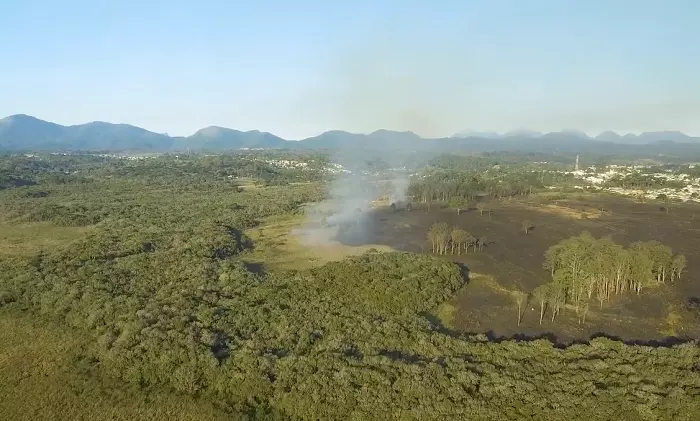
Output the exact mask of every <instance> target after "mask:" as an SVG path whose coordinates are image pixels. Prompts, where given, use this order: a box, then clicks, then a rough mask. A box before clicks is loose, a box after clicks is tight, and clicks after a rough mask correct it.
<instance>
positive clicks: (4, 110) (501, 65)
mask: <svg viewBox="0 0 700 421" xmlns="http://www.w3.org/2000/svg"><path fill="white" fill-rule="evenodd" d="M699 21H700V1H697V0H685V1H684V0H666V1H662V0H659V1H645V0H587V1H578V0H551V1H545V0H540V1H537V0H512V1H504V0H491V1H487V0H484V1H476V0H472V1H469V0H463V1H456V0H455V1H453V2H447V1H421V2H419V1H410V0H404V1H398V0H396V1H393V0H388V1H379V0H377V1H370V0H366V1H365V0H354V1H342V2H341V1H337V2H333V1H328V0H325V1H321V0H319V1H310V0H297V1H282V0H278V1H272V0H258V1H253V0H251V1H235V0H232V1H197V2H195V1H191V2H183V1H176V0H171V1H159V0H152V1H132V0H122V1H117V0H114V1H108V0H105V1H70V0H66V1H58V0H55V1H33V0H0V47H2V50H1V53H0V54H2V57H3V60H2V65H1V66H0V117H1V116H4V115H10V114H17V113H24V114H31V115H34V116H37V117H39V118H42V119H45V120H50V121H55V122H58V123H61V124H77V123H83V122H88V121H93V120H104V121H110V122H123V123H129V124H134V125H138V126H141V127H145V128H147V129H149V130H153V131H157V132H168V133H170V134H172V135H189V134H191V133H192V132H194V131H195V130H197V129H199V128H201V127H205V126H209V125H219V126H226V127H231V128H237V129H244V130H250V129H260V130H265V131H271V132H273V133H275V134H278V135H281V136H284V137H287V138H301V137H305V136H309V135H315V134H317V133H319V132H321V131H323V130H327V129H345V130H350V131H358V132H365V131H371V130H375V129H378V128H388V129H396V130H413V131H415V132H417V133H419V134H423V135H427V136H435V135H450V134H452V133H453V132H455V131H458V130H461V129H466V128H470V129H475V130H497V131H504V130H509V129H514V128H524V127H527V128H532V129H538V130H558V129H562V128H567V129H568V128H576V129H581V130H584V131H587V132H589V133H593V134H595V133H596V132H599V131H602V130H606V129H612V130H618V131H622V132H626V131H634V132H638V131H644V130H664V129H678V130H683V131H686V132H689V133H693V134H697V135H700V24H698V22H699Z"/></svg>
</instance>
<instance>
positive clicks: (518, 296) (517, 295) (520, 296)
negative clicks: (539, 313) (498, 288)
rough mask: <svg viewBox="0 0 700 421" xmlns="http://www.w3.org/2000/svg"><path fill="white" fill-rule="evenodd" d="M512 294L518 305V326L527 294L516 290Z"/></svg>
mask: <svg viewBox="0 0 700 421" xmlns="http://www.w3.org/2000/svg"><path fill="white" fill-rule="evenodd" d="M512 294H513V298H514V299H515V302H516V304H517V305H518V326H520V322H521V321H522V319H523V307H524V306H525V305H526V304H527V299H528V294H527V293H526V292H523V291H521V290H520V289H516V290H515V291H513V292H512Z"/></svg>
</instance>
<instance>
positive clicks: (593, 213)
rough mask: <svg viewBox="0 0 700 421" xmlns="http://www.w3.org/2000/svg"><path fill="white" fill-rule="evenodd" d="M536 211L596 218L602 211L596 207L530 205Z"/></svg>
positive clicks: (578, 217) (564, 215)
mask: <svg viewBox="0 0 700 421" xmlns="http://www.w3.org/2000/svg"><path fill="white" fill-rule="evenodd" d="M532 209H535V210H536V211H538V212H544V213H548V214H552V215H557V216H563V217H565V218H572V219H597V218H599V217H600V215H601V214H602V212H600V211H599V210H597V209H583V210H581V209H574V208H570V207H566V206H560V205H551V204H550V205H542V206H532Z"/></svg>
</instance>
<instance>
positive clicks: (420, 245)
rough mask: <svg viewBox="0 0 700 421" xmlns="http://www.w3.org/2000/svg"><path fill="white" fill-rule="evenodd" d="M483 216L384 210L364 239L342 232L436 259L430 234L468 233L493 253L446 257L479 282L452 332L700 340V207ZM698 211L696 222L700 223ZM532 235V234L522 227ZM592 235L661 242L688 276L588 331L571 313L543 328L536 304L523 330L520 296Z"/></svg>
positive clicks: (541, 208) (632, 300)
mask: <svg viewBox="0 0 700 421" xmlns="http://www.w3.org/2000/svg"><path fill="white" fill-rule="evenodd" d="M483 205H484V206H483V209H469V210H467V211H461V212H460V214H459V215H458V213H457V211H456V210H455V209H450V208H448V207H447V206H445V205H437V204H433V205H432V206H431V207H430V209H428V207H427V206H425V205H420V206H414V209H413V210H411V211H407V210H406V209H402V208H399V209H397V210H393V209H389V208H382V209H376V210H374V211H372V212H368V213H367V215H365V218H366V225H367V226H366V227H365V229H363V230H362V233H361V235H360V234H358V233H357V231H355V230H354V229H353V227H351V226H349V227H346V228H345V229H343V230H340V231H339V233H338V240H339V241H341V242H343V243H345V244H348V245H359V244H363V243H364V244H384V245H387V246H391V247H393V248H395V249H397V250H403V251H411V252H418V253H431V245H430V242H429V241H428V238H427V233H428V231H429V230H430V228H431V226H432V225H433V224H434V223H446V224H448V225H449V226H450V227H458V228H461V229H463V230H465V231H467V232H468V233H470V234H471V235H473V236H474V237H476V238H481V239H483V240H485V241H484V243H485V245H484V247H483V249H482V250H480V251H473V249H469V251H468V253H463V254H461V255H456V254H454V255H453V254H447V255H445V256H443V258H445V259H451V260H454V261H457V262H460V263H463V264H465V265H466V266H467V267H468V268H469V270H470V271H471V272H472V273H474V274H479V275H477V276H472V279H471V282H469V283H468V285H467V286H466V287H465V288H464V289H463V290H462V291H460V292H459V293H458V294H457V296H455V297H454V298H453V299H452V300H451V301H450V302H448V303H445V305H444V308H442V309H440V311H439V312H440V313H442V314H443V316H444V315H445V314H447V316H446V317H447V318H448V319H449V320H450V321H449V323H446V324H448V325H450V326H449V327H450V328H453V329H454V330H457V331H465V332H483V333H489V334H490V335H492V336H494V337H514V336H516V337H517V336H522V337H538V336H548V337H550V338H551V339H556V340H557V341H563V342H568V341H572V340H581V339H588V338H590V337H591V336H595V335H598V334H605V335H607V336H614V337H619V338H622V339H625V340H639V341H644V340H663V339H664V338H668V337H695V338H697V337H700V329H698V314H699V312H698V305H697V303H698V302H699V301H700V300H699V299H698V297H700V282H698V281H697V276H698V274H700V235H699V234H700V207H698V206H697V205H692V204H677V205H673V206H672V207H671V208H670V209H669V210H668V212H667V210H666V209H663V208H661V207H660V206H659V204H656V203H637V202H635V201H632V200H629V199H625V198H618V197H611V196H605V195H591V196H580V197H577V198H572V199H569V200H558V201H550V200H538V199H534V200H530V201H502V202H495V201H494V202H484V203H483ZM482 211H483V212H482ZM696 212H697V215H696ZM524 221H528V222H529V224H528V225H531V230H529V232H528V233H527V234H526V233H525V230H524V229H523V222H524ZM583 231H588V232H590V233H591V234H593V235H594V236H595V237H609V238H610V239H611V240H613V241H614V242H616V243H618V244H621V245H629V244H630V243H632V242H635V241H649V240H658V241H660V242H662V243H663V244H666V245H668V246H670V247H671V248H672V249H673V252H674V253H682V254H684V255H685V256H686V257H687V260H688V266H687V270H686V271H685V275H684V276H683V278H682V279H681V280H680V281H677V282H675V283H674V284H673V285H669V284H667V285H661V286H659V287H655V288H650V289H647V290H645V291H643V292H642V293H641V294H640V295H636V294H631V295H625V296H619V297H616V298H615V299H613V300H611V301H610V302H608V303H607V304H606V305H605V306H603V307H602V308H599V307H598V305H593V304H592V305H591V310H590V315H589V316H588V319H587V321H586V322H585V323H579V322H578V320H577V318H576V316H574V315H573V311H572V310H570V309H566V308H565V309H564V311H563V312H562V313H561V316H560V317H558V318H557V320H556V321H555V322H549V321H545V322H544V323H543V324H539V310H538V308H537V307H538V306H537V305H536V304H535V303H534V302H533V300H530V302H528V304H527V305H525V306H524V307H525V308H524V314H523V318H522V323H521V324H520V326H518V325H517V318H516V316H517V305H516V302H515V300H514V299H513V295H512V292H513V291H514V290H516V289H520V290H522V291H525V292H531V291H532V290H533V289H534V288H536V287H537V286H538V285H541V284H543V283H545V282H549V281H550V280H551V274H550V273H549V271H547V270H546V269H544V268H543V262H544V254H545V251H546V250H547V249H548V248H549V247H551V246H553V245H555V244H556V243H558V242H559V241H561V240H563V239H566V238H569V237H571V236H576V235H579V234H581V233H582V232H583Z"/></svg>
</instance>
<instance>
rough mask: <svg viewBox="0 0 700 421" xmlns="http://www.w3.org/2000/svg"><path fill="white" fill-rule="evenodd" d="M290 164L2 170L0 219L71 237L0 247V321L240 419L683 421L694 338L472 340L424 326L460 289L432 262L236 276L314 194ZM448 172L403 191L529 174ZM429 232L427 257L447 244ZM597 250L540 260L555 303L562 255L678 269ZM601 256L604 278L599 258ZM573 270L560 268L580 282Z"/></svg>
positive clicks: (437, 190)
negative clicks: (71, 338)
mask: <svg viewBox="0 0 700 421" xmlns="http://www.w3.org/2000/svg"><path fill="white" fill-rule="evenodd" d="M294 159H299V160H305V162H308V163H309V164H308V166H309V167H310V168H309V169H301V168H293V169H284V168H279V166H275V165H273V164H269V163H267V161H266V159H262V158H260V157H259V156H258V155H255V154H254V153H251V154H249V155H225V156H213V157H206V156H187V157H182V156H181V157H175V156H163V157H155V158H148V159H142V160H120V159H116V158H110V157H79V156H69V157H63V156H47V157H41V158H40V159H37V158H28V157H8V158H2V159H1V160H0V173H1V174H3V177H5V178H3V179H4V180H10V179H12V180H15V179H21V180H25V181H26V183H14V182H11V183H7V182H6V183H5V184H4V185H3V186H4V189H3V190H2V191H0V212H2V223H3V224H5V225H3V226H7V227H9V226H19V225H21V224H25V225H26V224H37V223H40V224H49V225H45V226H51V227H70V228H71V229H76V230H77V229H80V231H76V232H79V235H76V237H75V238H74V239H73V240H72V241H70V242H66V243H62V244H57V245H55V246H52V247H43V248H40V247H37V249H36V250H29V251H26V252H18V251H17V250H16V249H14V248H12V247H9V246H5V245H3V247H2V248H0V317H5V316H6V315H8V314H12V313H13V312H16V313H23V314H28V315H30V316H32V317H44V318H46V319H48V320H53V321H54V322H57V323H64V324H66V325H67V326H69V327H70V328H71V329H73V330H74V331H75V332H80V334H81V335H88V336H89V337H90V338H92V339H93V340H94V341H95V343H96V344H97V346H98V352H97V354H96V356H95V360H94V361H93V362H92V363H93V364H94V365H95V367H99V369H100V370H102V371H104V372H105V373H106V374H107V375H109V376H111V377H114V378H118V379H122V380H124V381H127V382H129V383H132V384H134V385H136V386H137V387H142V388H144V389H146V388H148V387H150V386H152V385H159V386H163V387H167V388H170V389H172V390H173V391H175V392H177V393H184V394H187V395H192V396H196V397H198V398H202V399H206V400H208V401H211V402H215V403H216V404H217V405H219V406H220V407H222V408H226V409H227V410H228V411H230V412H231V414H236V415H238V416H241V417H243V418H242V419H245V418H246V417H247V418H248V419H258V420H263V419H267V420H368V421H369V420H372V421H374V420H388V419H401V420H448V419H470V420H502V419H538V420H545V419H552V420H554V419H562V418H568V419H586V420H609V419H620V420H638V419H645V420H655V419H687V420H691V419H696V418H697V417H698V416H700V366H698V361H700V349H699V348H698V346H697V344H696V343H693V342H689V343H683V344H679V345H675V346H672V347H651V346H640V345H625V344H624V343H621V342H618V341H614V340H610V339H605V338H598V339H594V340H592V341H591V343H590V344H577V345H571V346H568V347H559V346H555V345H553V344H552V343H550V342H549V341H546V340H533V341H516V340H506V341H501V342H490V341H489V340H487V338H486V336H485V335H457V334H454V333H452V332H449V331H448V330H446V329H445V328H444V327H443V326H440V325H438V324H436V323H435V322H433V321H431V320H432V318H430V317H427V314H428V313H429V312H430V311H432V310H433V309H434V308H435V307H436V306H438V305H439V304H440V303H442V302H444V301H445V300H446V299H448V298H449V297H450V296H451V295H452V294H454V293H455V292H456V291H457V290H458V289H459V288H460V287H461V286H462V285H464V283H465V282H468V276H467V273H466V271H465V270H464V269H463V268H462V267H461V266H459V265H456V264H454V263H452V262H449V261H447V260H443V259H440V258H436V257H433V256H428V255H419V254H411V253H400V252H393V253H379V252H374V251H370V252H368V253H365V254H363V255H361V256H356V257H349V258H346V259H345V260H342V261H337V262H331V263H327V264H325V265H322V266H318V267H314V268H311V269H304V270H287V271H264V270H262V271H261V270H257V269H255V268H251V267H249V265H248V264H246V263H245V259H243V257H245V256H246V254H247V253H249V252H250V250H252V249H254V248H255V247H256V244H255V243H254V242H253V241H252V240H251V239H250V238H249V237H248V236H246V234H245V231H246V230H247V229H249V228H253V227H255V226H256V225H258V224H259V223H260V222H261V221H262V220H263V219H264V218H266V217H269V216H273V215H282V214H293V213H302V212H303V209H304V208H303V205H304V204H305V203H308V202H315V201H319V200H322V199H323V198H324V197H325V194H326V191H325V188H324V186H323V184H322V180H325V179H326V178H327V176H328V174H327V173H326V171H324V169H323V168H324V167H323V166H322V165H319V166H314V164H312V163H311V162H322V161H321V160H320V158H316V157H313V156H304V157H296V158H294ZM465 177H466V178H464V179H461V178H460V179H454V178H444V182H443V183H442V184H436V185H435V187H429V188H428V187H420V185H418V187H416V185H414V186H413V187H412V188H413V189H414V190H413V193H414V194H415V195H418V196H421V195H422V196H423V197H425V198H426V200H432V199H438V198H439V199H443V198H444V199H447V198H449V197H451V196H452V195H464V196H467V197H469V196H473V194H474V193H472V192H482V191H483V192H486V193H487V194H491V195H495V196H502V195H510V194H526V193H527V192H528V191H529V190H530V189H531V188H537V187H538V186H539V184H537V179H536V178H533V179H523V178H521V177H520V176H514V178H512V179H510V178H508V176H507V175H505V176H504V177H503V178H502V180H504V181H503V182H502V183H499V184H503V185H506V186H508V187H507V188H502V187H499V188H498V189H495V188H494V187H493V186H494V185H495V184H493V183H490V182H489V181H488V179H487V180H484V179H479V178H478V177H477V178H476V179H475V178H474V175H473V174H469V175H466V176H465ZM488 177H489V179H490V177H491V176H490V175H489V176H488ZM242 178H254V179H256V180H258V181H259V182H258V183H253V184H244V183H242V181H241V179H242ZM540 182H541V179H540ZM464 183H467V187H466V188H465V189H464V190H460V189H461V187H460V186H462V185H463V184H464ZM470 183H471V184H470ZM282 184H284V186H281V185H282ZM443 228H445V229H444V230H443ZM443 231H445V232H443ZM437 232H439V234H440V235H441V236H448V235H449V239H451V240H452V241H456V244H457V247H456V250H455V253H460V252H461V251H463V250H464V246H465V245H466V247H467V248H468V247H469V245H472V247H476V249H478V247H479V246H478V241H475V240H471V239H470V237H473V236H471V235H469V234H468V233H463V232H455V231H449V230H448V229H447V228H446V227H440V228H439V229H438V230H437ZM39 235H40V236H41V235H48V234H39ZM465 237H467V238H466V239H465ZM445 238H447V237H445ZM440 239H441V240H440V241H438V243H439V244H438V249H439V250H440V251H441V252H445V251H446V247H447V246H446V245H447V244H449V242H448V241H446V240H445V239H443V237H440ZM602 241H603V240H595V239H592V238H589V237H587V236H582V237H580V238H579V239H574V240H571V241H570V242H569V243H566V244H564V245H560V246H558V247H557V248H554V249H553V251H551V252H550V253H548V255H547V262H548V265H549V266H548V267H551V269H552V273H553V274H554V277H555V280H557V282H561V284H562V285H567V287H566V289H565V291H566V294H568V295H567V297H573V298H575V297H576V296H577V294H578V293H579V289H578V287H577V286H576V285H574V284H567V283H566V282H568V281H567V280H568V279H569V278H570V277H569V273H570V272H568V271H567V269H566V267H567V264H568V263H569V262H571V259H570V258H569V257H567V256H570V255H571V252H570V251H571V249H572V247H573V245H571V244H574V243H575V244H577V247H578V245H579V243H581V244H583V245H588V244H590V245H591V247H593V246H595V247H596V250H598V249H599V248H600V250H602V248H605V247H607V248H606V249H605V251H600V252H597V254H595V256H599V255H601V256H603V257H605V256H608V255H609V253H608V248H610V249H613V248H614V250H615V251H616V252H617V253H618V254H616V255H614V256H626V257H625V259H626V260H625V262H629V264H627V266H625V267H626V268H627V269H626V270H628V271H629V270H636V271H642V270H645V271H647V272H644V273H645V275H646V277H645V278H644V284H643V285H641V286H638V285H637V284H636V283H635V282H633V278H632V277H629V276H628V277H627V278H624V279H623V282H621V283H620V284H619V288H620V289H621V288H627V289H629V290H637V288H640V287H646V286H647V282H651V281H661V282H662V281H664V280H665V281H667V282H672V281H673V280H674V279H677V277H679V276H681V273H682V268H683V265H682V260H681V258H680V257H678V256H676V257H674V256H673V255H672V254H671V253H670V250H666V249H664V248H663V247H662V246H660V245H651V244H641V245H634V246H632V248H631V249H630V250H632V251H629V250H625V249H622V248H617V246H615V245H613V244H608V243H603V242H602ZM570 243H571V244H570ZM474 244H477V245H476V246H474ZM569 246H571V247H569ZM450 251H452V250H450ZM625 253H626V254H625ZM635 253H647V254H645V256H647V257H649V259H651V260H649V261H645V263H644V266H643V267H642V268H640V267H639V265H638V264H637V263H636V260H629V259H636V258H637V257H635V256H638V255H639V254H635ZM652 255H653V256H655V257H653V258H652V257H650V256H652ZM586 256H588V255H586ZM595 256H594V257H590V258H593V259H595V258H596V257H595ZM610 256H613V255H611V254H610ZM656 256H658V258H657V257H656ZM590 258H589V257H585V259H590ZM567 259H568V260H567ZM582 259H583V258H582ZM620 259H622V257H620ZM609 260H610V262H609V263H610V265H611V266H610V270H611V271H614V268H615V266H614V265H615V264H616V263H618V260H615V258H614V257H611V258H610V259H609ZM588 261H589V260H581V265H580V266H577V267H580V270H582V271H583V270H587V269H586V268H588V266H586V265H585V262H588ZM606 261H607V260H606ZM605 267H606V268H607V266H605ZM585 273H586V274H589V275H591V276H595V279H596V283H595V284H594V287H593V288H594V290H595V289H596V287H597V286H598V285H600V284H603V285H605V290H604V295H605V294H611V293H616V291H617V289H618V283H616V279H617V278H616V277H615V274H616V273H617V272H610V271H600V272H594V271H589V272H585ZM625 273H628V272H625ZM640 273H641V272H640ZM577 279H578V278H577ZM634 279H641V278H634ZM559 280H561V281H559ZM586 288H591V287H590V285H588V284H587V285H586ZM584 291H585V292H586V293H587V291H588V289H586V290H584ZM573 298H572V299H573ZM1 406H2V403H1V402H0V407H1Z"/></svg>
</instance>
